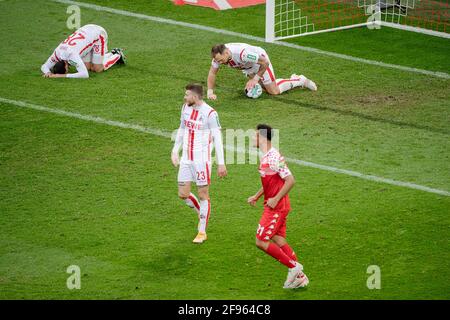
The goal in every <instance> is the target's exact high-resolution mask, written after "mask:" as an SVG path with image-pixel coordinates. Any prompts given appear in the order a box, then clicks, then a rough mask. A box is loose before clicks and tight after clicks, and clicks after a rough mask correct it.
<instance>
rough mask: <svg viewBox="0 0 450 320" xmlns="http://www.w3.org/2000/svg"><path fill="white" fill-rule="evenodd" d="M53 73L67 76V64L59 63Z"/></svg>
mask: <svg viewBox="0 0 450 320" xmlns="http://www.w3.org/2000/svg"><path fill="white" fill-rule="evenodd" d="M52 72H53V73H55V74H65V73H66V62H65V61H62V60H61V61H58V62H57V63H55V65H54V66H53V69H52Z"/></svg>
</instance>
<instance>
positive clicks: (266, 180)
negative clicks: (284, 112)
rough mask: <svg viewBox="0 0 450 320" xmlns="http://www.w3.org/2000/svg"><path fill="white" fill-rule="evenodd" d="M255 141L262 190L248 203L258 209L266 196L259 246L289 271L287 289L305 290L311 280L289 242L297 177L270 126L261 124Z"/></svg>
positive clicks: (257, 236) (259, 233)
mask: <svg viewBox="0 0 450 320" xmlns="http://www.w3.org/2000/svg"><path fill="white" fill-rule="evenodd" d="M254 139H255V140H254V144H255V146H256V147H257V148H258V149H259V150H261V151H262V153H263V154H264V155H263V156H262V157H261V161H260V165H259V173H260V175H261V181H262V188H261V189H260V190H259V191H258V192H257V193H256V194H255V195H254V196H251V197H250V198H248V200H247V201H248V203H249V204H250V205H252V206H254V205H255V204H256V202H257V201H258V199H259V198H260V197H261V196H262V195H264V212H263V214H262V217H261V220H260V221H259V225H258V230H257V232H256V246H257V247H258V248H260V249H261V250H263V251H264V252H266V253H267V254H269V255H271V256H272V257H274V258H275V259H277V260H278V261H279V262H281V263H282V264H284V265H285V266H286V267H288V268H289V271H288V276H287V279H286V282H285V283H284V286H283V288H285V289H295V288H299V287H305V286H306V285H308V282H309V280H308V278H307V277H306V275H305V274H304V273H303V266H302V265H301V264H300V263H298V262H297V257H296V255H295V253H294V251H293V250H292V249H291V247H290V246H289V244H288V243H287V241H286V219H287V216H288V213H289V211H290V210H291V206H290V202H289V196H288V193H289V191H290V190H291V189H292V187H293V186H294V183H295V180H294V177H293V176H292V173H291V172H290V170H289V168H288V167H287V165H286V163H285V162H284V158H283V157H282V156H281V155H280V153H279V152H278V150H276V149H275V148H273V147H272V143H271V140H272V128H271V127H270V126H268V125H264V124H260V125H258V127H257V132H256V135H255V138H254Z"/></svg>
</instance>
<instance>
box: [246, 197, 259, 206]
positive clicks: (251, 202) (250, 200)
mask: <svg viewBox="0 0 450 320" xmlns="http://www.w3.org/2000/svg"><path fill="white" fill-rule="evenodd" d="M257 201H258V198H257V197H256V196H251V197H249V198H248V199H247V203H248V204H249V205H251V206H256V202H257Z"/></svg>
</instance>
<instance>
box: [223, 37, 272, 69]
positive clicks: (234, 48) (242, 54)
mask: <svg viewBox="0 0 450 320" xmlns="http://www.w3.org/2000/svg"><path fill="white" fill-rule="evenodd" d="M225 46H226V47H227V48H228V49H230V51H231V56H232V62H230V63H229V65H230V66H231V67H233V68H239V69H248V68H251V67H253V66H254V65H255V63H256V61H249V60H251V59H246V58H247V55H251V54H252V53H256V54H258V55H260V54H264V53H265V51H264V49H263V48H261V47H256V46H251V45H249V44H246V43H227V44H226V45H225Z"/></svg>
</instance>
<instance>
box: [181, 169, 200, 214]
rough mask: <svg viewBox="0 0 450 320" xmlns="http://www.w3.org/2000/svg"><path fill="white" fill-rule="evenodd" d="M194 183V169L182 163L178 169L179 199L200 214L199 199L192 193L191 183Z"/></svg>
mask: <svg viewBox="0 0 450 320" xmlns="http://www.w3.org/2000/svg"><path fill="white" fill-rule="evenodd" d="M192 181H194V177H193V174H192V169H191V167H190V165H189V164H187V163H184V162H181V163H180V167H179V169H178V197H179V198H180V199H181V200H183V201H184V202H185V203H186V205H187V206H188V207H190V208H192V209H193V210H194V211H195V212H196V213H197V214H199V213H200V204H199V201H198V199H197V197H196V196H195V195H194V194H193V193H192V192H191V182H192Z"/></svg>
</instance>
